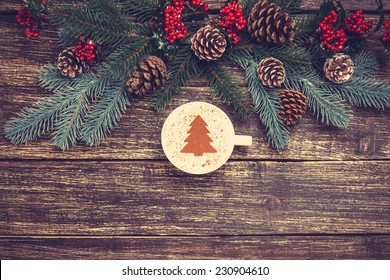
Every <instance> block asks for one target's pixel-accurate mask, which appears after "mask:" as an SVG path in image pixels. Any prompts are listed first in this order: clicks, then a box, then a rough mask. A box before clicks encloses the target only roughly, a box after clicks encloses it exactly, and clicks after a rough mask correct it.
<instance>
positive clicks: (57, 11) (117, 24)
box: [50, 0, 150, 48]
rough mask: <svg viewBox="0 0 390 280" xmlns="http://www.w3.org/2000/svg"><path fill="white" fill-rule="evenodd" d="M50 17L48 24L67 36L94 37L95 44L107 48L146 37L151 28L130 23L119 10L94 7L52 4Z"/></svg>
mask: <svg viewBox="0 0 390 280" xmlns="http://www.w3.org/2000/svg"><path fill="white" fill-rule="evenodd" d="M95 1H96V0H95ZM95 4H96V3H95ZM94 7H99V8H94ZM50 15H51V21H52V22H53V23H54V24H55V25H58V26H59V27H60V28H61V29H62V31H63V32H64V33H65V34H66V35H68V36H70V37H74V36H76V37H77V36H80V34H83V36H85V37H88V38H93V39H94V41H95V42H96V43H97V44H100V45H110V46H111V47H113V48H116V47H118V46H120V45H121V44H123V43H127V42H129V41H131V40H132V39H133V37H135V36H138V37H142V38H148V35H149V34H150V27H148V26H147V25H146V24H140V23H133V22H131V21H129V20H128V19H127V16H126V15H125V14H123V11H122V10H120V9H119V10H117V13H110V12H107V11H105V10H104V9H101V7H100V5H97V4H96V5H92V6H85V5H83V4H60V5H55V6H54V7H53V8H52V9H51V11H50Z"/></svg>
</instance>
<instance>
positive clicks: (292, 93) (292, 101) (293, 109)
mask: <svg viewBox="0 0 390 280" xmlns="http://www.w3.org/2000/svg"><path fill="white" fill-rule="evenodd" d="M279 97H280V111H279V118H280V119H282V120H284V121H285V122H286V124H287V125H294V124H296V123H297V122H298V121H299V120H300V119H301V118H302V115H303V114H304V113H305V111H306V109H307V103H306V96H305V95H303V94H302V93H301V92H300V91H297V90H292V89H285V90H283V91H281V92H280V95H279Z"/></svg>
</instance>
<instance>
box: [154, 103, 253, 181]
mask: <svg viewBox="0 0 390 280" xmlns="http://www.w3.org/2000/svg"><path fill="white" fill-rule="evenodd" d="M161 143H162V147H163V149H164V152H165V154H166V156H167V158H168V159H169V161H170V162H171V163H172V164H173V165H175V166H176V167H177V168H178V169H180V170H182V171H184V172H187V173H191V174H205V173H209V172H212V171H214V170H216V169H218V168H219V167H221V166H222V165H223V164H224V163H225V162H226V161H227V160H228V159H229V157H230V155H231V153H232V152H233V148H234V145H244V146H248V145H251V144H252V137H251V136H238V135H235V133H234V128H233V124H232V122H231V121H230V119H229V117H228V116H227V115H226V114H225V113H224V112H223V111H222V110H221V109H219V108H218V107H216V106H214V105H212V104H209V103H206V102H191V103H187V104H184V105H182V106H180V107H178V108H176V109H175V110H174V111H173V112H172V113H171V114H170V115H169V116H168V118H167V119H166V120H165V123H164V126H163V128H162V132H161Z"/></svg>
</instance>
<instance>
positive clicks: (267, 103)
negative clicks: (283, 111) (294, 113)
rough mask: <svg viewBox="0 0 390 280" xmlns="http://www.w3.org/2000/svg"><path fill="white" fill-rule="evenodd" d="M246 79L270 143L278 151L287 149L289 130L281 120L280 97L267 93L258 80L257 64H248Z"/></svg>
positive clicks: (273, 93)
mask: <svg viewBox="0 0 390 280" xmlns="http://www.w3.org/2000/svg"><path fill="white" fill-rule="evenodd" d="M246 77H247V80H248V83H249V91H250V93H251V95H252V99H253V103H254V104H255V110H256V113H258V114H259V116H260V120H261V122H262V123H263V125H264V126H265V127H266V130H267V138H268V141H269V143H270V144H271V146H272V147H274V148H275V149H278V150H280V149H283V148H285V147H286V146H287V144H288V139H289V130H288V127H287V126H286V125H285V124H284V123H283V122H282V121H281V120H280V119H279V96H278V95H277V94H276V93H275V92H267V91H266V90H265V88H264V87H263V86H262V85H261V83H260V81H259V79H258V78H257V63H254V62H250V63H248V67H247V68H246Z"/></svg>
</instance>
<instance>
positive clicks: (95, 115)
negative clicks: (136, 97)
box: [81, 78, 129, 146]
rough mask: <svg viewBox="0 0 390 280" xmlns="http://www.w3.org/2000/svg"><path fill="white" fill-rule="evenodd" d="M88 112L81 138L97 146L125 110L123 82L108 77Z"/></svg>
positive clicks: (125, 95)
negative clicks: (97, 98)
mask: <svg viewBox="0 0 390 280" xmlns="http://www.w3.org/2000/svg"><path fill="white" fill-rule="evenodd" d="M93 105H94V108H93V109H92V111H91V112H90V113H89V114H88V116H87V119H86V121H85V126H84V127H83V129H82V131H81V134H82V137H81V140H82V141H84V142H86V143H87V144H88V145H91V146H98V145H100V143H101V142H102V141H104V139H105V138H106V137H107V134H108V133H110V132H111V131H112V130H113V129H114V127H115V126H116V125H117V123H118V121H119V120H120V119H121V118H122V116H123V114H124V112H125V111H126V107H127V105H129V100H128V97H127V93H126V91H125V89H124V88H123V83H122V82H120V81H113V80H111V78H108V81H107V86H106V88H104V91H103V92H102V98H101V99H100V100H97V101H95V103H94V104H93Z"/></svg>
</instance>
